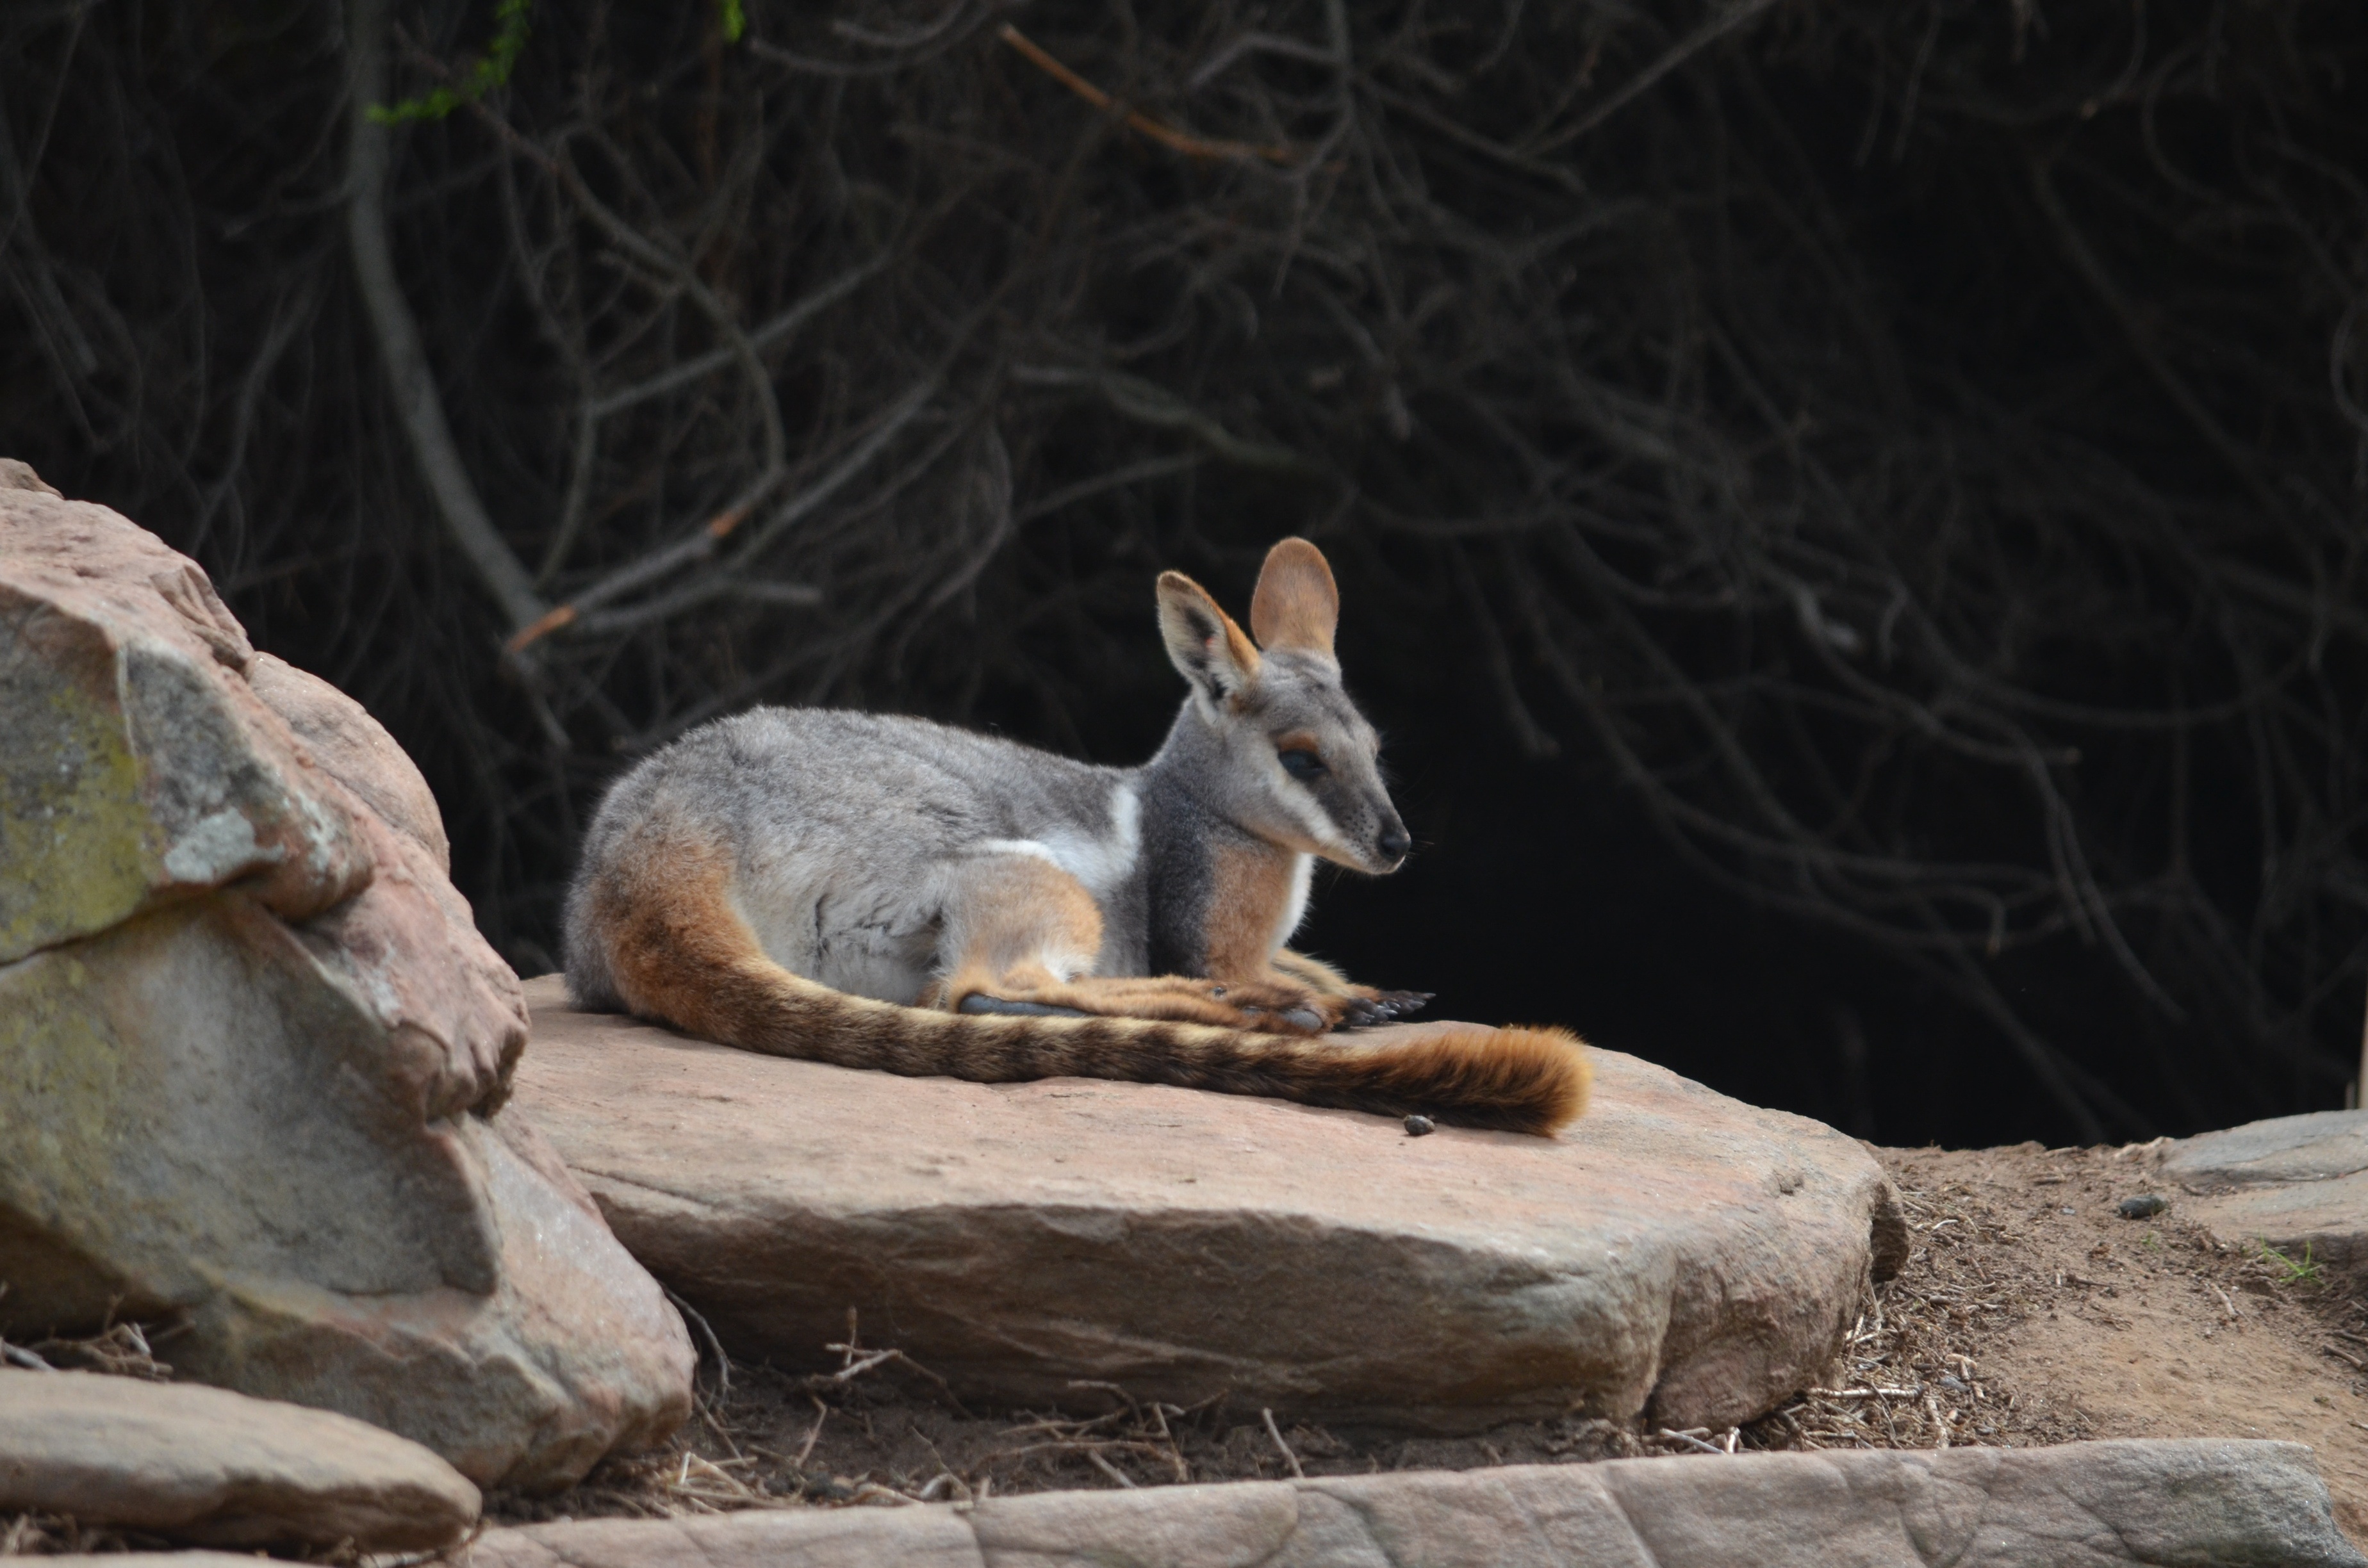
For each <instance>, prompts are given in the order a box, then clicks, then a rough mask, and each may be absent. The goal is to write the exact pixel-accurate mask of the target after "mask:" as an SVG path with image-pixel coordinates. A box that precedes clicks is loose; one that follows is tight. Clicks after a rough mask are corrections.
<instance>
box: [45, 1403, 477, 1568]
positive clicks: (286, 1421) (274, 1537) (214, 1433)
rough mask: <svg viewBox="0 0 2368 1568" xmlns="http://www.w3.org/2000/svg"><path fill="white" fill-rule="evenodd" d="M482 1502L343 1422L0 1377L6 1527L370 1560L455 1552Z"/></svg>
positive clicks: (278, 1406)
mask: <svg viewBox="0 0 2368 1568" xmlns="http://www.w3.org/2000/svg"><path fill="white" fill-rule="evenodd" d="M478 1503H479V1499H478V1495H477V1489H476V1487H474V1486H472V1485H471V1484H470V1483H469V1482H468V1480H467V1479H466V1478H465V1477H463V1476H462V1475H461V1472H460V1471H456V1470H454V1469H453V1468H452V1467H451V1466H450V1465H449V1464H447V1463H445V1462H444V1461H443V1460H440V1459H438V1458H437V1457H436V1455H434V1454H433V1453H430V1452H429V1451H428V1450H427V1449H424V1448H422V1447H420V1446H419V1445H418V1444H417V1443H414V1442H411V1441H409V1440H408V1439H406V1438H403V1437H396V1436H395V1435H394V1434H393V1433H392V1432H384V1431H381V1430H380V1429H379V1428H378V1427H375V1426H369V1425H367V1424H365V1423H363V1422H360V1421H356V1420H354V1419H352V1418H351V1417H349V1416H344V1415H334V1414H332V1413H330V1412H328V1411H324V1410H308V1409H306V1408H304V1407H302V1406H301V1405H294V1404H282V1403H279V1402H277V1401H274V1400H265V1399H250V1398H248V1397H246V1396H245V1395H244V1394H237V1393H232V1392H228V1391H227V1390H223V1389H212V1388H204V1387H201V1386H199V1385H197V1384H194V1383H150V1382H142V1381H137V1380H134V1379H131V1378H116V1377H102V1376H99V1375H98V1374H96V1373H90V1372H39V1371H0V1513H9V1512H14V1511H17V1510H28V1511H31V1512H35V1513H44V1514H71V1515H73V1516H74V1517H75V1518H76V1519H78V1520H80V1521H81V1522H82V1523H84V1524H85V1525H105V1526H113V1527H117V1528H125V1529H133V1530H140V1531H142V1532H146V1533H149V1534H154V1535H162V1536H165V1537H168V1538H170V1539H173V1540H188V1541H199V1542H204V1543H207V1544H211V1545H215V1546H236V1547H283V1548H285V1547H299V1548H308V1549H316V1550H317V1549H322V1548H335V1547H337V1546H339V1545H341V1544H344V1543H347V1542H350V1543H351V1544H352V1545H353V1546H354V1547H358V1548H359V1549H360V1550H361V1551H370V1552H380V1551H434V1550H437V1549H439V1548H443V1547H447V1546H450V1545H451V1544H452V1543H453V1542H455V1541H457V1540H460V1539H461V1537H462V1536H463V1535H464V1534H466V1533H467V1531H468V1529H469V1528H470V1527H471V1526H472V1525H473V1524H475V1523H476V1521H477V1510H478ZM112 1561H118V1562H120V1558H119V1559H113V1560H112ZM244 1561H246V1562H253V1561H254V1560H253V1559H252V1558H248V1559H245V1560H244Z"/></svg>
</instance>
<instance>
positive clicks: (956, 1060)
mask: <svg viewBox="0 0 2368 1568" xmlns="http://www.w3.org/2000/svg"><path fill="white" fill-rule="evenodd" d="M1158 601H1159V628H1160V631H1161V634H1162V635H1163V636H1164V637H1165V638H1166V640H1167V653H1168V657H1169V658H1171V659H1172V660H1174V662H1175V664H1176V667H1177V668H1178V670H1180V671H1181V672H1183V675H1184V677H1185V679H1186V680H1187V681H1188V682H1190V686H1191V694H1190V697H1189V698H1187V699H1186V700H1185V703H1184V706H1183V708H1182V710H1180V711H1179V712H1178V714H1177V715H1176V722H1175V724H1174V726H1173V727H1172V728H1171V729H1170V730H1169V731H1168V733H1167V742H1166V744H1163V745H1162V746H1161V747H1160V748H1159V754H1158V755H1157V756H1155V757H1153V758H1152V759H1151V760H1150V761H1149V762H1147V763H1145V764H1144V766H1142V767H1094V766H1091V765H1089V764H1086V763H1081V762H1074V761H1071V760H1069V759H1068V758H1065V757H1061V756H1053V755H1051V754H1050V753H1046V752H1042V751H1037V750H1034V749H1032V748H1030V747H1028V746H1023V745H1019V744H1015V743H1013V742H1010V741H1005V740H999V739H996V738H995V737H992V736H988V735H980V734H973V733H970V732H967V731H963V730H957V729H952V728H949V727H948V726H945V725H942V724H936V723H931V722H928V721H926V720H921V719H907V718H896V717H890V716H887V715H879V714H866V713H848V712H836V711H828V710H814V709H781V708H758V709H755V710H750V711H748V712H746V713H742V714H739V715H737V716H735V717H733V718H729V719H721V720H717V721H715V722H712V723H710V724H707V725H704V726H702V727H700V729H697V730H694V731H692V732H691V733H689V734H687V735H685V736H683V737H682V738H681V739H680V740H678V741H676V742H675V743H674V744H671V745H669V746H667V747H666V749H665V750H663V751H660V752H658V753H656V754H655V755H654V756H650V757H649V758H647V759H646V760H644V761H643V762H642V763H641V764H640V765H639V766H637V767H634V768H633V769H632V771H631V772H629V773H627V774H626V775H625V776H624V777H623V778H620V779H619V780H618V782H617V783H616V785H615V786H614V787H613V788H612V789H611V790H609V794H608V797H607V799H606V800H604V801H602V802H601V805H600V809H599V811H598V813H597V814H596V815H595V816H594V818H593V822H592V828H591V832H590V834H589V835H587V837H586V843H585V846H584V858H583V863H582V865H581V867H580V868H579V869H578V870H577V872H576V876H575V885H574V887H573V888H572V889H571V891H570V892H569V895H568V901H567V930H566V955H567V983H568V990H569V993H570V994H571V995H572V996H573V998H574V1000H575V1004H576V1006H580V1007H586V1008H595V1009H599V1010H604V1011H616V1010H624V1011H629V1012H632V1013H633V1014H636V1015H638V1016H640V1017H646V1018H652V1019H655V1020H659V1021H661V1022H665V1023H668V1024H672V1025H674V1026H676V1027H677V1028H681V1029H684V1030H687V1031H688V1032H689V1033H691V1034H694V1035H699V1036H700V1037H702V1038H704V1039H707V1040H718V1041H721V1042H723V1043H724V1044H727V1045H735V1046H741V1047H745V1048H746V1049H748V1050H752V1051H770V1052H772V1053H774V1054H776V1055H781V1056H796V1057H804V1058H809V1059H812V1060H814V1061H820V1062H837V1063H838V1064H840V1065H842V1066H848V1067H870V1068H879V1069H883V1070H885V1071H887V1072H891V1073H903V1074H916V1075H929V1074H936V1075H943V1076H948V1077H955V1078H967V1079H970V1080H973V1081H974V1082H980V1083H1002V1082H1008V1081H1011V1080H1015V1079H1026V1078H1044V1077H1053V1076H1058V1075H1063V1074H1073V1075H1076V1076H1082V1077H1091V1078H1120V1079H1129V1080H1133V1081H1136V1082H1143V1083H1155V1084H1176V1085H1187V1086H1190V1087H1194V1088H1203V1089H1217V1090H1222V1091H1224V1092H1227V1093H1231V1094H1242V1095H1270V1096H1277V1097H1280V1098H1283V1099H1290V1100H1298V1101H1302V1102H1304V1103H1306V1104H1310V1105H1320V1106H1336V1107H1346V1108H1350V1109H1355V1110H1364V1111H1373V1112H1379V1113H1383V1114H1386V1115H1406V1114H1410V1113H1416V1112H1420V1113H1424V1114H1428V1115H1429V1116H1431V1117H1433V1118H1435V1119H1439V1120H1442V1121H1448V1122H1453V1123H1459V1124H1462V1125H1464V1126H1474V1127H1492V1128H1503V1129H1510V1130H1514V1131H1523V1132H1536V1133H1546V1132H1551V1131H1554V1129H1555V1128H1557V1127H1559V1126H1561V1125H1562V1124H1564V1123H1565V1122H1566V1121H1568V1120H1570V1119H1572V1118H1573V1117H1576V1116H1577V1115H1578V1114H1579V1113H1580V1111H1581V1110H1583V1109H1584V1108H1585V1106H1586V1101H1587V1092H1588V1062H1587V1057H1586V1053H1585V1049H1584V1048H1583V1047H1582V1046H1581V1045H1580V1044H1579V1042H1578V1041H1577V1039H1576V1038H1575V1037H1573V1036H1572V1035H1570V1034H1569V1033H1567V1032H1566V1031H1565V1030H1562V1029H1558V1028H1479V1027H1456V1028H1434V1029H1430V1030H1427V1031H1424V1032H1423V1033H1422V1034H1420V1035H1417V1036H1415V1037H1413V1038H1411V1039H1406V1040H1395V1041H1392V1040H1379V1041H1371V1042H1368V1041H1360V1040H1356V1039H1354V1038H1353V1037H1351V1038H1349V1039H1342V1040H1335V1039H1318V1038H1310V1037H1315V1036H1321V1035H1323V1034H1324V1033H1325V1031H1326V1030H1329V1029H1332V1028H1338V1027H1340V1026H1343V1025H1349V1026H1354V1025H1359V1024H1366V1023H1377V1022H1385V1021H1388V1020H1389V1019H1392V1018H1394V1017H1398V1016H1400V1015H1402V1014H1404V1013H1407V1012H1411V1011H1413V1010H1414V1009H1415V1008H1416V1007H1418V1006H1420V1005H1421V1003H1422V1002H1423V1001H1425V1000H1428V997H1427V996H1425V995H1424V994H1420V993H1415V992H1383V991H1376V990H1373V989H1372V988H1371V987H1368V986H1360V985H1352V984H1350V983H1349V982H1348V981H1347V980H1345V979H1344V978H1343V977H1342V976H1341V975H1340V974H1339V973H1338V971H1334V970H1333V969H1331V968H1330V967H1329V966H1327V965H1326V964H1323V963H1320V962H1318V961H1316V960H1313V959H1310V958H1307V957H1304V956H1303V955H1300V954H1297V953H1293V952H1291V951H1289V950H1288V949H1285V948H1284V947H1283V943H1284V942H1285V940H1286V939H1288V938H1289V937H1290V936H1291V933H1292V931H1293V930H1294V929H1295V928H1297V926H1299V923H1300V920H1301V917H1302V916H1303V915H1304V914H1305V912H1306V908H1307V893H1308V879H1309V875H1310V873H1311V871H1312V870H1313V869H1314V862H1315V858H1317V857H1319V856H1320V857H1322V858H1325V859H1326V860H1330V861H1333V862H1335V863H1336V864H1338V865H1342V866H1347V867H1349V868H1350V869H1354V870H1359V871H1366V872H1372V873H1375V874H1381V873H1384V872H1388V871H1393V870H1395V869H1397V868H1398V867H1399V866H1400V865H1401V864H1403V863H1404V861H1405V859H1406V852H1407V850H1408V849H1409V848H1410V847H1412V842H1413V841H1412V840H1411V839H1410V838H1409V837H1408V835H1407V834H1406V825H1405V824H1404V823H1402V822H1401V821H1399V819H1398V813H1397V812H1396V810H1395V808H1394V807H1393V806H1392V805H1391V803H1390V797H1389V791H1388V790H1387V789H1386V788H1385V787H1384V786H1383V782H1382V776H1381V771H1380V763H1379V755H1380V741H1379V737H1378V736H1376V734H1375V733H1374V731H1373V727H1372V725H1371V724H1369V723H1367V722H1365V719H1364V716H1363V715H1362V714H1360V712H1358V710H1357V709H1356V706H1355V704H1353V703H1352V702H1350V701H1349V697H1348V694H1347V693H1346V692H1345V691H1344V690H1343V689H1342V688H1341V685H1340V665H1339V663H1338V660H1337V659H1336V658H1335V657H1334V655H1333V651H1332V640H1333V632H1334V629H1335V627H1336V625H1337V624H1338V619H1339V609H1340V601H1339V592H1338V588H1337V587H1336V585H1334V582H1333V578H1332V569H1331V567H1330V565H1329V564H1328V563H1326V561H1325V559H1324V556H1323V553H1322V552H1321V551H1318V550H1317V549H1316V548H1315V546H1314V545H1312V544H1310V543H1308V542H1307V541H1306V540H1300V539H1287V540H1283V541H1282V542H1281V544H1278V545H1276V546H1275V547H1274V549H1273V550H1272V551H1269V553H1268V555H1267V558H1266V564H1265V568H1264V570H1263V571H1262V572H1261V573H1260V574H1259V576H1258V587H1257V590H1256V593H1255V595H1254V597H1252V599H1251V601H1250V627H1251V630H1252V631H1255V632H1256V633H1257V636H1258V642H1257V643H1256V644H1255V645H1253V643H1252V642H1251V641H1250V639H1249V638H1248V637H1247V636H1245V635H1243V632H1242V630H1241V628H1240V627H1238V626H1236V625H1235V623H1234V621H1233V620H1232V619H1231V618H1230V617H1228V616H1227V615H1226V614H1225V612H1224V610H1222V609H1220V608H1218V607H1217V602H1216V600H1214V599H1213V598H1212V597H1210V596H1209V594H1208V593H1207V592H1206V590H1204V589H1202V588H1201V585H1199V584H1197V583H1195V582H1193V581H1192V579H1190V577H1187V576H1185V575H1184V574H1181V573H1178V572H1169V573H1166V574H1163V575H1162V576H1161V577H1160V579H1159V585H1158Z"/></svg>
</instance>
